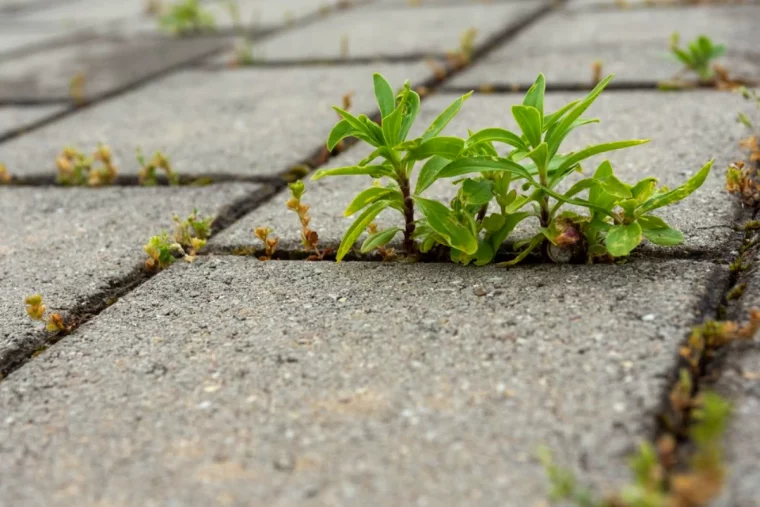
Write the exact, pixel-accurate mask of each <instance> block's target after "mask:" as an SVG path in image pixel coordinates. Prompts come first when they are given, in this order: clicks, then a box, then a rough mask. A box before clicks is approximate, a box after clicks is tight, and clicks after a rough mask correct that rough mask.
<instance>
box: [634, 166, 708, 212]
mask: <svg viewBox="0 0 760 507" xmlns="http://www.w3.org/2000/svg"><path fill="white" fill-rule="evenodd" d="M712 165H713V161H712V160H710V161H709V162H708V163H706V164H705V165H704V166H702V169H700V170H699V172H697V174H695V175H694V176H692V177H691V178H689V180H688V181H687V182H686V183H684V184H683V185H681V186H680V187H678V188H676V189H673V190H671V191H669V192H665V193H663V194H658V195H655V196H654V197H652V198H650V199H649V200H647V201H646V202H645V203H644V204H642V205H641V206H640V207H639V208H638V209H637V210H636V214H637V216H641V215H643V214H644V213H648V212H650V211H652V210H655V209H657V208H661V207H663V206H667V205H669V204H673V203H674V202H678V201H680V200H681V199H684V198H685V197H687V196H688V195H689V194H691V193H692V192H694V191H695V190H696V189H698V188H699V187H701V186H702V183H704V182H705V180H706V179H707V175H708V174H710V168H711V167H712Z"/></svg>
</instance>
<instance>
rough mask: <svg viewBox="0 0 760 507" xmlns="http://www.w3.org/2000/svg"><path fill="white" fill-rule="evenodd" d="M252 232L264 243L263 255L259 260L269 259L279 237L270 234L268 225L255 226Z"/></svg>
mask: <svg viewBox="0 0 760 507" xmlns="http://www.w3.org/2000/svg"><path fill="white" fill-rule="evenodd" d="M253 233H254V234H255V235H256V237H257V238H259V239H260V240H261V242H262V243H264V255H262V256H261V257H259V260H260V261H271V260H272V257H273V256H274V253H275V251H277V245H278V244H279V243H280V239H279V238H277V237H273V236H272V229H270V228H269V227H256V228H255V229H254V230H253Z"/></svg>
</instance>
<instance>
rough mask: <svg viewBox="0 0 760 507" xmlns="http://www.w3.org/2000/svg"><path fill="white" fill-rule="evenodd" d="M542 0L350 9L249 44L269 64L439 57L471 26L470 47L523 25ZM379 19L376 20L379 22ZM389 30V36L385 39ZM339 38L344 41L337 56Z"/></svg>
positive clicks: (451, 47)
mask: <svg viewBox="0 0 760 507" xmlns="http://www.w3.org/2000/svg"><path fill="white" fill-rule="evenodd" d="M544 5H545V3H544V2H543V1H536V2H512V3H499V4H489V5H480V4H477V5H467V6H460V7H444V8H435V7H431V8H426V9H409V8H398V9H383V10H382V11H377V10H370V9H369V8H367V9H351V10H348V11H343V12H339V13H336V14H334V15H332V16H329V17H327V18H325V19H324V20H322V21H319V22H317V23H313V24H310V25H308V26H305V27H303V28H302V29H299V30H295V31H288V32H285V33H282V34H280V35H277V36H274V37H271V38H268V39H266V40H264V41H262V42H260V43H258V44H256V45H255V48H254V50H255V51H256V53H257V54H258V55H259V58H261V59H264V60H272V61H288V60H296V61H300V60H337V59H341V58H386V57H403V56H409V55H442V54H444V53H445V52H447V51H456V50H457V49H458V48H459V38H460V35H461V34H462V33H463V32H464V31H465V30H467V29H468V28H476V29H477V30H478V35H477V37H476V45H481V44H483V42H484V41H486V40H488V39H489V38H490V37H493V36H495V35H497V34H499V33H501V32H503V31H504V30H506V29H508V28H510V27H513V26H516V25H517V24H519V23H522V22H524V21H525V20H526V19H529V18H530V17H532V15H534V14H535V13H536V12H537V11H538V10H540V9H541V7H542V6H544ZM379 19H382V22H379ZM389 30H391V31H392V34H393V36H392V37H389V36H388V34H389ZM342 40H346V42H347V54H343V52H342V49H341V46H342V44H343V43H342V42H341V41H342Z"/></svg>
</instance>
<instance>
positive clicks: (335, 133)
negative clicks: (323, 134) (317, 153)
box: [327, 120, 369, 151]
mask: <svg viewBox="0 0 760 507" xmlns="http://www.w3.org/2000/svg"><path fill="white" fill-rule="evenodd" d="M351 136H353V137H357V138H359V139H361V140H362V141H367V142H369V139H368V137H367V134H366V133H365V132H363V131H361V130H357V129H355V128H354V127H353V125H351V124H350V123H349V122H348V121H346V120H340V121H339V122H338V123H337V124H336V125H335V126H334V127H333V129H332V130H331V131H330V135H329V136H328V137H327V149H328V150H330V151H332V150H334V149H335V147H336V146H337V145H338V143H339V142H341V141H342V140H343V139H345V138H347V137H351Z"/></svg>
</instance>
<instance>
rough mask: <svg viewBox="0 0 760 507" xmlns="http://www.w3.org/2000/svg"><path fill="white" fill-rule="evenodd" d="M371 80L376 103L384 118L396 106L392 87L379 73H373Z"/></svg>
mask: <svg viewBox="0 0 760 507" xmlns="http://www.w3.org/2000/svg"><path fill="white" fill-rule="evenodd" d="M372 80H373V82H374V85H375V97H376V98H377V105H378V107H380V114H381V115H382V117H383V118H385V117H386V116H388V115H389V114H391V113H392V112H393V110H394V109H395V107H396V98H395V95H394V93H393V88H391V85H390V84H389V83H388V81H386V80H385V78H384V77H383V76H382V75H381V74H377V73H375V74H373V75H372Z"/></svg>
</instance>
